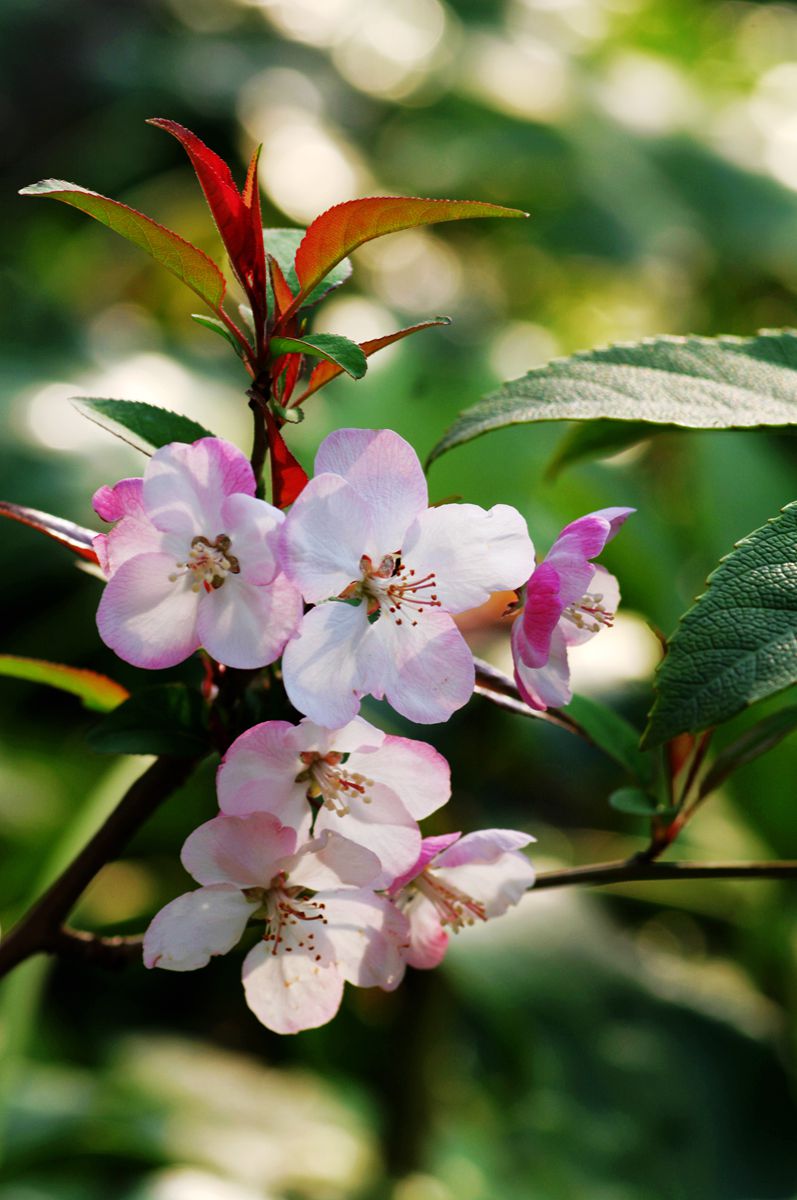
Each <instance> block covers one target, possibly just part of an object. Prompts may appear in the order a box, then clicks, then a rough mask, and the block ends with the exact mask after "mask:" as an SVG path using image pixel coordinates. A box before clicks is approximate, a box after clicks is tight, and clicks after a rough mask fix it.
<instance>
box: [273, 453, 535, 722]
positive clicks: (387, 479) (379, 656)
mask: <svg viewBox="0 0 797 1200" xmlns="http://www.w3.org/2000/svg"><path fill="white" fill-rule="evenodd" d="M315 470H316V475H315V478H314V479H313V480H311V482H310V483H309V484H308V485H307V487H306V488H305V489H304V491H303V492H302V494H301V495H300V496H299V499H298V500H297V501H296V503H295V505H294V506H293V509H292V511H291V513H290V515H289V516H288V519H287V521H286V523H285V526H284V530H283V534H282V538H281V543H280V553H281V559H282V566H283V570H284V571H285V574H286V575H287V577H288V578H289V579H290V580H291V581H292V582H293V583H294V584H296V586H297V587H298V588H299V589H300V590H301V592H302V594H303V596H304V598H305V600H307V601H308V602H309V603H311V604H314V605H316V607H315V608H313V609H312V610H311V611H310V612H309V613H307V614H306V616H305V617H304V619H303V621H302V624H301V628H300V630H299V633H298V635H297V636H296V637H295V638H293V639H292V640H291V641H290V642H289V643H288V645H287V647H286V649H285V655H284V658H283V671H284V678H285V687H286V690H287V692H288V696H289V697H290V699H291V701H292V702H293V704H295V705H296V707H297V708H298V709H299V710H300V711H301V712H303V713H306V714H307V715H308V716H309V717H311V718H312V720H314V721H317V722H318V724H319V725H326V726H328V727H330V728H338V727H340V726H343V725H346V724H347V722H349V721H350V720H351V719H352V717H354V716H355V715H356V713H357V711H358V709H359V706H360V699H361V697H362V696H365V695H367V694H369V693H370V694H371V695H373V696H376V697H378V698H380V699H381V698H382V697H386V698H387V700H388V701H389V702H390V703H391V704H392V705H393V707H394V708H395V709H397V711H398V712H400V713H403V714H404V716H406V717H408V718H409V719H410V720H412V721H418V722H421V723H422V724H428V723H430V722H434V721H445V720H447V719H448V718H449V717H450V716H451V714H452V712H454V711H455V710H456V709H458V708H461V706H462V705H463V704H465V703H466V701H467V700H468V698H469V697H470V695H471V693H472V691H473V684H474V669H473V659H472V656H471V653H470V651H469V650H468V647H467V645H466V643H465V641H464V639H463V637H462V635H461V634H460V632H459V630H458V629H457V627H456V625H455V624H454V621H453V619H452V617H451V613H458V612H463V611H464V610H465V609H468V608H474V607H476V606H477V605H479V604H482V603H484V601H485V600H487V598H488V597H489V595H490V594H491V593H492V592H496V591H501V590H505V589H508V588H514V587H517V586H518V585H519V584H520V583H521V582H522V581H523V580H524V579H525V578H526V577H527V576H528V572H529V570H530V569H531V566H532V563H533V548H532V545H531V541H530V539H529V536H528V532H527V530H526V526H525V523H524V521H523V519H522V517H521V516H520V514H519V513H518V512H516V510H515V509H514V508H510V507H509V506H508V505H505V504H498V505H496V506H495V507H494V508H491V509H490V510H489V512H486V511H485V510H484V509H482V508H478V507H477V506H476V505H474V504H446V505H443V506H441V507H440V508H429V507H428V503H429V501H428V494H427V489H426V480H425V478H424V474H423V471H422V469H421V464H420V463H419V461H418V457H417V455H416V454H415V451H414V450H413V449H412V447H411V446H410V445H408V443H407V442H405V441H404V439H403V438H400V437H399V436H398V434H396V433H393V432H391V431H390V430H389V429H382V430H371V429H341V430H338V431H337V432H336V433H332V434H330V436H329V437H328V438H326V439H325V440H324V442H323V443H322V445H321V447H320V449H319V451H318V455H317V456H316V461H315ZM325 601H332V602H331V603H324V602H325Z"/></svg>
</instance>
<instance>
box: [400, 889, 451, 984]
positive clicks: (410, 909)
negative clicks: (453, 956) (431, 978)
mask: <svg viewBox="0 0 797 1200" xmlns="http://www.w3.org/2000/svg"><path fill="white" fill-rule="evenodd" d="M404 915H405V916H406V917H407V920H408V921H409V925H410V944H409V946H408V947H407V949H406V950H405V951H404V959H405V961H406V962H407V963H408V964H409V966H411V967H415V968H416V969H418V970H421V971H428V970H431V968H432V967H436V966H439V964H440V963H441V962H442V961H443V959H444V957H445V953H446V950H447V949H448V933H447V932H446V930H445V929H444V928H443V926H442V925H441V924H440V918H439V916H438V915H437V910H436V908H435V906H434V905H433V904H432V903H431V902H430V901H429V900H427V898H426V897H425V896H421V895H420V894H419V893H416V895H414V896H413V897H412V899H411V900H410V902H409V904H407V906H406V908H405V909H404Z"/></svg>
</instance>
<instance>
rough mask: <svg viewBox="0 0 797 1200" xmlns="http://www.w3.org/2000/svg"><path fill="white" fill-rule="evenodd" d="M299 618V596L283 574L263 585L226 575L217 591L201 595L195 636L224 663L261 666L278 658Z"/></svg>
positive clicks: (296, 626) (240, 665)
mask: <svg viewBox="0 0 797 1200" xmlns="http://www.w3.org/2000/svg"><path fill="white" fill-rule="evenodd" d="M301 619H302V601H301V597H300V595H299V593H298V592H297V590H296V588H295V587H294V586H293V584H291V583H289V582H288V580H287V579H286V578H285V576H284V575H278V576H277V577H276V579H274V580H273V581H272V582H271V583H267V584H265V585H264V586H263V587H258V586H256V585H255V584H253V583H246V582H244V580H242V579H239V578H238V577H237V576H234V575H228V576H227V578H226V579H225V581H224V583H223V585H222V586H221V587H220V588H218V589H217V590H216V591H211V592H202V593H201V594H200V597H199V611H198V616H197V634H198V636H199V639H200V642H201V644H202V645H203V646H204V647H205V649H206V650H207V652H208V654H210V655H211V656H212V657H213V658H215V659H217V660H218V661H219V662H221V663H224V664H225V665H226V666H228V667H239V668H247V667H264V666H266V665H267V664H268V663H272V662H275V661H276V659H278V658H279V656H280V655H281V654H282V651H283V649H284V648H285V643H286V642H287V640H288V638H289V637H290V636H291V635H292V634H293V633H294V632H295V630H296V629H298V627H299V622H300V621H301Z"/></svg>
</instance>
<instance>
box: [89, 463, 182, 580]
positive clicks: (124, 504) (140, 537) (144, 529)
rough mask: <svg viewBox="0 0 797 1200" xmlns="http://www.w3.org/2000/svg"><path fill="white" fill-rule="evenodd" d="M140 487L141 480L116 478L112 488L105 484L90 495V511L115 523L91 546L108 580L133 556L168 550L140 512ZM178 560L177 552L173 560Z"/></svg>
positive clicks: (163, 536)
mask: <svg viewBox="0 0 797 1200" xmlns="http://www.w3.org/2000/svg"><path fill="white" fill-rule="evenodd" d="M143 485H144V481H143V479H120V481H119V482H118V483H117V484H115V485H114V487H108V486H107V485H106V486H105V487H101V488H99V489H98V490H97V491H96V492H95V493H94V497H93V499H92V504H93V505H94V511H95V512H96V513H97V514H98V515H99V516H101V517H102V519H103V520H104V521H118V522H119V524H118V525H117V526H116V528H115V529H112V530H111V532H110V533H100V534H98V535H97V537H96V538H94V540H93V543H92V544H93V546H94V549H95V551H96V552H97V557H98V558H99V560H100V566H101V567H102V569H103V571H104V572H105V574H106V576H107V577H108V578H109V579H110V577H111V575H113V573H114V571H116V570H118V568H119V567H120V566H121V565H122V563H123V562H126V561H127V559H128V558H132V557H133V555H134V554H157V553H159V552H161V551H167V550H169V549H170V548H171V547H170V545H169V539H168V537H167V536H166V535H164V534H162V533H161V532H160V530H159V529H156V528H155V526H154V525H153V524H152V522H151V521H150V519H149V517H148V516H147V514H146V512H145V511H144V506H143V498H142V491H143ZM174 549H175V550H177V549H178V548H177V547H174ZM180 549H182V547H180ZM179 558H180V553H179V552H178V553H177V554H176V555H175V561H176V560H177V559H179Z"/></svg>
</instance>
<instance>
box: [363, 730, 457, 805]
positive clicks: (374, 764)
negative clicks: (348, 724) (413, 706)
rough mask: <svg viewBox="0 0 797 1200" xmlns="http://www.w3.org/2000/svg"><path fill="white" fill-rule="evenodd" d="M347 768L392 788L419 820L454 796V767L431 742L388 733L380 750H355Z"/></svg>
mask: <svg viewBox="0 0 797 1200" xmlns="http://www.w3.org/2000/svg"><path fill="white" fill-rule="evenodd" d="M383 736H384V735H383ZM346 770H347V771H348V772H349V774H351V773H352V772H355V771H356V772H359V773H361V774H363V775H366V776H368V777H369V778H370V779H373V780H375V781H376V782H377V783H382V784H384V785H385V787H388V788H391V789H392V790H393V791H394V792H395V793H396V795H397V796H398V798H399V799H400V800H401V802H402V804H403V805H404V807H405V808H406V809H407V812H409V813H410V815H411V816H413V817H415V819H416V821H420V820H422V818H423V817H428V816H429V814H430V813H433V812H435V811H436V810H437V809H438V808H440V807H441V806H442V805H443V804H445V803H446V801H447V800H448V799H449V798H450V796H451V769H450V767H449V765H448V763H447V762H446V760H445V759H444V758H443V756H442V754H438V752H437V751H436V750H435V748H434V746H430V745H429V744H428V742H418V741H414V740H413V739H411V738H403V737H394V736H393V735H392V734H388V735H387V736H386V737H384V741H383V743H382V745H381V747H379V748H378V749H374V750H366V751H363V750H361V749H358V750H353V751H352V752H351V753H350V755H349V758H348V760H347V762H346Z"/></svg>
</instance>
